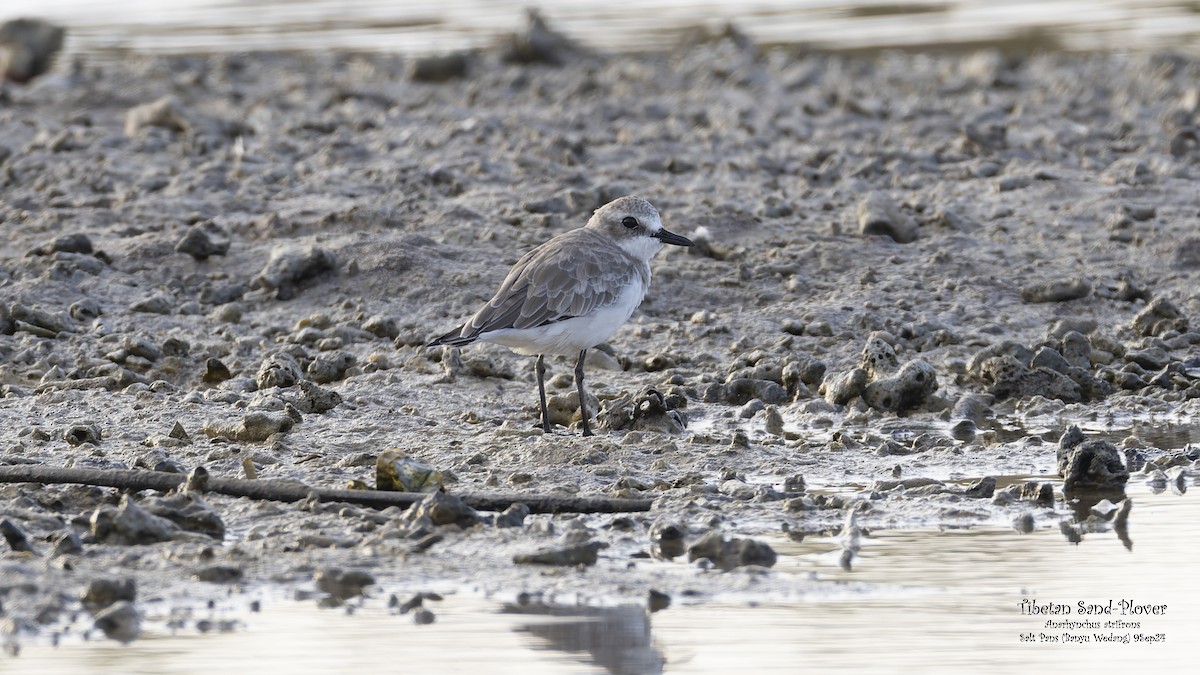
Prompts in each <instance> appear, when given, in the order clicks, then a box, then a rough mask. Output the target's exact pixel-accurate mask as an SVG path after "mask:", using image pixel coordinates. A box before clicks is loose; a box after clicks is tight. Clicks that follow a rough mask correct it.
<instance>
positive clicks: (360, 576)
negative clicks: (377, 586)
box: [313, 567, 375, 600]
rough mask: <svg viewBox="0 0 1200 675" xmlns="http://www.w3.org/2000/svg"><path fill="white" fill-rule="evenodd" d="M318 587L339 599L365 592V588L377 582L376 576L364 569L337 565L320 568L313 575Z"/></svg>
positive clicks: (353, 596) (346, 598) (347, 598)
mask: <svg viewBox="0 0 1200 675" xmlns="http://www.w3.org/2000/svg"><path fill="white" fill-rule="evenodd" d="M313 582H314V583H315V584H316V585H317V588H318V589H320V590H321V591H322V592H324V593H328V594H329V595H331V596H333V597H335V598H337V599H338V600H349V599H350V598H355V597H358V596H360V595H362V593H363V589H365V588H366V587H367V586H370V585H372V584H374V583H375V577H373V576H371V574H370V573H369V572H364V571H362V570H344V569H341V568H337V567H331V568H326V569H323V570H318V571H317V573H316V574H314V575H313Z"/></svg>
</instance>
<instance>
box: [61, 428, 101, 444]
mask: <svg viewBox="0 0 1200 675" xmlns="http://www.w3.org/2000/svg"><path fill="white" fill-rule="evenodd" d="M100 438H101V434H100V427H98V426H96V425H95V424H72V425H71V426H69V427H67V428H66V429H65V430H63V440H64V441H66V442H67V443H69V444H71V445H83V444H84V443H91V444H92V445H99V444H100Z"/></svg>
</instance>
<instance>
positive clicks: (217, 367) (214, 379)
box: [200, 358, 233, 384]
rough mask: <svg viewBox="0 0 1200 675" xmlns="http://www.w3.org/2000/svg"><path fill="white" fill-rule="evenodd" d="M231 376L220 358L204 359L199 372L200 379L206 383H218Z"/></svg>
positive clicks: (227, 367)
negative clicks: (201, 369) (202, 367)
mask: <svg viewBox="0 0 1200 675" xmlns="http://www.w3.org/2000/svg"><path fill="white" fill-rule="evenodd" d="M231 377H233V373H231V372H229V366H226V365H225V364H224V363H223V362H222V361H221V360H220V359H215V358H210V359H206V360H205V361H204V370H203V371H201V372H200V381H201V382H206V383H208V384H219V383H221V382H224V381H225V380H228V379H229V378H231Z"/></svg>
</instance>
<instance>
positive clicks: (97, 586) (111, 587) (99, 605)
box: [79, 577, 137, 614]
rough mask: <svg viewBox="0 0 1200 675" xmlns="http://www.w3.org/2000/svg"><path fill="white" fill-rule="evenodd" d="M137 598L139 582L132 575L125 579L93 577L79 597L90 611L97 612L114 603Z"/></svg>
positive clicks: (131, 600)
mask: <svg viewBox="0 0 1200 675" xmlns="http://www.w3.org/2000/svg"><path fill="white" fill-rule="evenodd" d="M136 599H137V584H136V583H135V582H134V580H133V579H132V578H130V577H126V578H124V579H103V578H101V579H92V580H91V581H89V582H88V585H87V587H86V588H84V590H83V594H82V595H81V596H80V597H79V600H80V602H82V603H83V606H84V607H85V608H87V610H88V611H89V612H91V613H92V614H95V613H97V612H99V611H100V610H102V609H105V608H106V607H109V606H111V605H113V604H114V603H117V602H120V601H122V600H123V601H125V602H133V601H134V600H136Z"/></svg>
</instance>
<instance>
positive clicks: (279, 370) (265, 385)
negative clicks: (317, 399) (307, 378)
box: [254, 351, 304, 389]
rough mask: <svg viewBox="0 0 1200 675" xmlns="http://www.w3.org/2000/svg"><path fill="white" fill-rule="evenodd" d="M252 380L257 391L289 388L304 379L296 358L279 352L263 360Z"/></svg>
mask: <svg viewBox="0 0 1200 675" xmlns="http://www.w3.org/2000/svg"><path fill="white" fill-rule="evenodd" d="M254 379H255V382H256V383H257V384H258V388H259V389H270V388H271V387H291V386H294V385H295V384H296V383H297V382H299V381H300V380H302V379H304V373H303V371H301V370H300V364H299V363H297V362H296V357H294V356H292V355H291V354H289V353H288V352H283V351H279V352H274V353H272V354H270V355H268V356H267V358H265V359H263V362H262V364H261V365H260V366H259V367H258V374H257V375H255V378H254Z"/></svg>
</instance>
